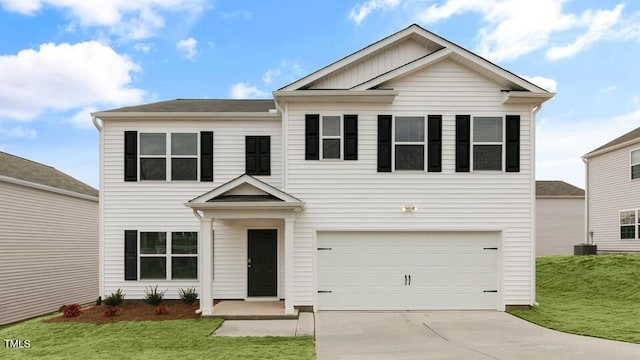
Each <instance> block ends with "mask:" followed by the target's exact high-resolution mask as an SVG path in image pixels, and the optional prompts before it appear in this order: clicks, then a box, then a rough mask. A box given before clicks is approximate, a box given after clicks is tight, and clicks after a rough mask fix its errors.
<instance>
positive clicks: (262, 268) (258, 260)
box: [247, 229, 278, 296]
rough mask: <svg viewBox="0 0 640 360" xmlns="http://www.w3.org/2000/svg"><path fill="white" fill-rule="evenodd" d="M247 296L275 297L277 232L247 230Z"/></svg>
mask: <svg viewBox="0 0 640 360" xmlns="http://www.w3.org/2000/svg"><path fill="white" fill-rule="evenodd" d="M248 248H249V251H248V254H247V267H248V269H247V273H248V291H247V294H248V296H277V295H278V291H277V283H278V271H277V270H278V261H277V259H278V231H277V230H275V229H270V230H249V234H248Z"/></svg>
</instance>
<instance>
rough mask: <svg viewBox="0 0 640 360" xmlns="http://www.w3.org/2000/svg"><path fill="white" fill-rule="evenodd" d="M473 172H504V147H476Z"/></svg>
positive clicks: (474, 148) (474, 149)
mask: <svg viewBox="0 0 640 360" xmlns="http://www.w3.org/2000/svg"><path fill="white" fill-rule="evenodd" d="M473 170H502V145H474V146H473Z"/></svg>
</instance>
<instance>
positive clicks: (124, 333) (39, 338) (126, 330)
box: [0, 318, 315, 360]
mask: <svg viewBox="0 0 640 360" xmlns="http://www.w3.org/2000/svg"><path fill="white" fill-rule="evenodd" d="M221 323H222V321H221V320H217V319H200V320H166V321H139V322H136V321H131V322H117V323H112V324H104V325H95V324H88V323H44V322H42V318H38V319H33V320H29V321H25V322H23V323H18V324H15V325H11V326H7V327H4V328H1V329H0V341H2V342H1V343H0V359H26V358H29V359H30V358H49V359H57V358H68V359H181V360H182V359H205V358H206V359H296V360H297V359H315V345H314V343H313V338H312V337H242V338H231V337H211V336H210V335H211V334H212V333H213V331H214V330H215V329H216V328H217V327H218V326H220V324H221ZM4 339H20V340H24V339H29V340H30V342H31V347H30V348H29V349H8V348H5V346H4Z"/></svg>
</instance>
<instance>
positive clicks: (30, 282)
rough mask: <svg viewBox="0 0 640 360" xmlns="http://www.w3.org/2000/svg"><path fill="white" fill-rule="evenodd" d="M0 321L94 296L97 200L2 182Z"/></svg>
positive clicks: (86, 301) (95, 289)
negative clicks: (0, 299)
mask: <svg viewBox="0 0 640 360" xmlns="http://www.w3.org/2000/svg"><path fill="white" fill-rule="evenodd" d="M0 224H2V225H1V228H2V231H0V274H2V280H1V281H0V294H1V296H2V301H0V325H2V324H6V323H9V322H14V321H19V320H23V319H26V318H30V317H34V316H38V315H42V314H46V313H51V312H54V311H57V310H58V308H59V307H60V306H61V305H63V304H71V303H80V304H85V303H88V302H93V301H95V300H96V299H97V298H98V295H99V293H98V269H99V265H98V201H97V199H96V200H95V201H91V200H84V199H80V198H75V197H72V196H67V195H62V194H57V193H53V192H49V191H44V190H37V189H34V188H30V187H26V186H21V185H16V184H11V183H7V182H4V181H0Z"/></svg>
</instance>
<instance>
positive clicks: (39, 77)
mask: <svg viewBox="0 0 640 360" xmlns="http://www.w3.org/2000/svg"><path fill="white" fill-rule="evenodd" d="M412 23H417V24H419V25H421V26H423V27H425V28H426V29H428V30H430V31H432V32H434V33H436V34H438V35H440V36H442V37H444V38H446V39H448V40H450V41H453V42H455V43H457V44H458V45H460V46H463V47H465V48H467V49H469V50H471V51H473V52H476V53H477V54H479V55H482V56H484V57H486V58H488V59H490V60H492V61H494V62H495V63H497V64H498V65H500V66H502V67H505V68H507V69H508V70H510V71H512V72H514V73H516V74H518V75H521V76H524V77H527V78H528V79H530V80H532V81H533V82H535V83H537V84H538V85H540V86H542V87H545V88H547V89H548V90H550V91H554V92H557V93H558V94H557V95H556V97H555V98H554V99H552V100H551V101H549V102H547V103H546V104H545V105H544V106H543V109H542V110H541V111H540V113H539V114H538V121H537V138H538V143H537V145H538V146H537V173H536V176H537V178H538V179H560V180H565V181H568V182H571V183H573V184H576V185H579V186H583V185H584V167H583V164H582V161H581V160H580V156H581V155H583V154H585V153H586V152H588V151H590V150H592V149H594V148H595V147H597V146H599V145H601V144H603V143H605V142H607V141H609V140H611V139H613V138H615V137H617V136H619V135H622V134H623V133H625V132H627V131H629V130H632V129H634V128H636V127H638V126H640V87H638V86H637V84H640V69H639V64H640V4H639V3H638V2H635V1H634V2H631V1H628V2H626V3H624V2H618V1H606V0H580V1H578V0H573V1H569V0H438V1H436V0H365V1H361V0H357V1H348V0H339V1H336V0H321V1H316V0H308V1H283V0H273V1H248V0H244V1H243V0H239V1H238V0H237V1H222V0H220V1H204V0H100V1H87V0H0V33H2V34H4V36H3V38H2V40H0V150H2V151H6V152H9V153H12V154H15V155H19V156H22V157H26V158H29V159H32V160H35V161H39V162H42V163H45V164H49V165H52V166H55V167H56V168H58V169H60V170H62V171H64V172H66V173H68V174H70V175H72V176H74V177H76V178H78V179H80V180H82V181H84V182H87V183H88V184H90V185H93V186H95V187H98V185H99V184H98V133H97V130H96V129H95V128H94V127H93V125H92V124H91V119H90V116H89V113H90V112H92V111H96V110H105V109H111V108H116V107H120V106H126V105H132V104H139V103H146V102H153V101H159V100H168V99H175V98H270V97H271V91H273V90H275V89H277V88H279V87H281V86H283V85H286V84H288V83H289V82H291V81H292V80H294V79H297V78H300V77H302V76H304V75H306V74H308V73H310V72H313V71H315V70H317V69H319V68H321V67H323V66H325V65H328V64H330V63H332V62H334V61H336V60H338V59H340V58H342V57H344V56H346V55H348V54H350V53H352V52H354V51H357V50H359V49H361V48H363V47H365V46H367V45H369V44H371V43H373V42H375V41H377V40H380V39H381V38H383V37H385V36H388V35H390V34H392V33H393V32H396V31H398V30H400V29H402V28H404V27H406V26H408V25H410V24H412Z"/></svg>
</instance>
